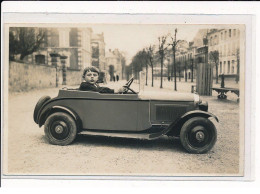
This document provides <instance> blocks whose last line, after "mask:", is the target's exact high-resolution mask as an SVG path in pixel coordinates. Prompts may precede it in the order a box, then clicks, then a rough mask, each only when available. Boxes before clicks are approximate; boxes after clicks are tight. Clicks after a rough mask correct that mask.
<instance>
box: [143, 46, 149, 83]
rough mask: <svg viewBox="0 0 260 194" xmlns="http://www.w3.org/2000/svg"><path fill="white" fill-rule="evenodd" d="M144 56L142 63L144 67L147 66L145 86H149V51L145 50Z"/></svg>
mask: <svg viewBox="0 0 260 194" xmlns="http://www.w3.org/2000/svg"><path fill="white" fill-rule="evenodd" d="M141 54H142V56H141V61H142V64H143V66H145V85H146V86H147V79H148V60H149V56H148V51H147V49H143V51H142V53H141Z"/></svg>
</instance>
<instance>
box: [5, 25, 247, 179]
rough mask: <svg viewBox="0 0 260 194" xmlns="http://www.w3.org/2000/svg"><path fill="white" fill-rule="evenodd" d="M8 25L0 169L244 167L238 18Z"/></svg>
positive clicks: (192, 171) (163, 172)
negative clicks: (0, 162)
mask: <svg viewBox="0 0 260 194" xmlns="http://www.w3.org/2000/svg"><path fill="white" fill-rule="evenodd" d="M4 30H5V36H4V40H5V41H7V43H6V45H7V47H6V49H5V57H6V61H8V63H7V64H5V70H6V71H7V72H8V73H6V74H5V75H7V76H8V77H5V80H6V83H5V87H7V88H8V89H6V90H7V91H8V98H7V99H4V100H6V104H7V106H6V108H5V115H6V118H7V120H5V122H6V123H5V126H7V127H5V128H4V132H3V135H4V142H3V146H4V149H3V151H4V157H3V175H4V176H6V177H8V176H42V175H48V176H55V175H63V176H93V175H102V176H154V177H167V176H216V177H217V176H233V177H235V176H244V165H245V164H244V157H245V153H244V146H245V144H244V135H245V128H244V101H243V99H244V95H245V89H244V88H245V85H244V84H245V79H244V77H245V76H244V69H245V60H244V59H245V40H246V39H245V30H246V26H245V25H242V24H231V25H227V24H207V25H201V24H109V23H107V24H98V23H97V24H88V23H84V24H69V23H68V24H40V23H38V24H37V23H35V24H5V26H4Z"/></svg>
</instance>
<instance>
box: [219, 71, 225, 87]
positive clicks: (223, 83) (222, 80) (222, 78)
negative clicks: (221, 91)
mask: <svg viewBox="0 0 260 194" xmlns="http://www.w3.org/2000/svg"><path fill="white" fill-rule="evenodd" d="M220 87H221V88H224V87H225V77H224V74H221V86H220Z"/></svg>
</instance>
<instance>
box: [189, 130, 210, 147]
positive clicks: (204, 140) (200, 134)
mask: <svg viewBox="0 0 260 194" xmlns="http://www.w3.org/2000/svg"><path fill="white" fill-rule="evenodd" d="M187 138H188V141H189V144H190V145H191V146H192V147H197V148H201V147H204V146H205V145H207V144H208V143H209V142H210V134H209V132H208V130H207V129H206V128H205V127H204V126H202V125H198V126H196V127H194V128H193V129H191V131H190V132H189V133H188V134H187Z"/></svg>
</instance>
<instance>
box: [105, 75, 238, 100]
mask: <svg viewBox="0 0 260 194" xmlns="http://www.w3.org/2000/svg"><path fill="white" fill-rule="evenodd" d="M126 82H127V81H126V80H120V81H118V82H108V83H107V84H106V85H104V84H101V85H100V86H105V87H109V88H113V89H118V88H119V87H122V86H123V85H124V84H125V83H126ZM151 83H152V82H151V80H148V84H147V86H146V85H145V87H144V90H145V91H146V90H147V91H158V92H160V91H172V92H176V91H174V81H170V82H169V81H168V80H164V81H163V88H160V80H158V79H157V80H154V86H153V87H152V86H151V85H152V84H151ZM192 85H196V80H194V81H193V82H191V80H188V81H187V82H185V79H182V80H181V82H179V81H178V80H177V92H182V93H191V86H192ZM213 87H220V80H219V83H218V84H216V80H213ZM225 87H231V88H239V83H236V82H235V80H226V81H225ZM131 88H132V89H133V90H135V91H136V92H139V82H138V80H134V82H133V84H132V85H131ZM217 95H218V93H217V92H215V91H212V96H211V97H212V98H217ZM227 96H228V99H229V100H232V101H233V100H234V101H236V100H237V98H238V97H237V95H236V94H234V93H231V92H228V93H227ZM209 97H210V96H209Z"/></svg>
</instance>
